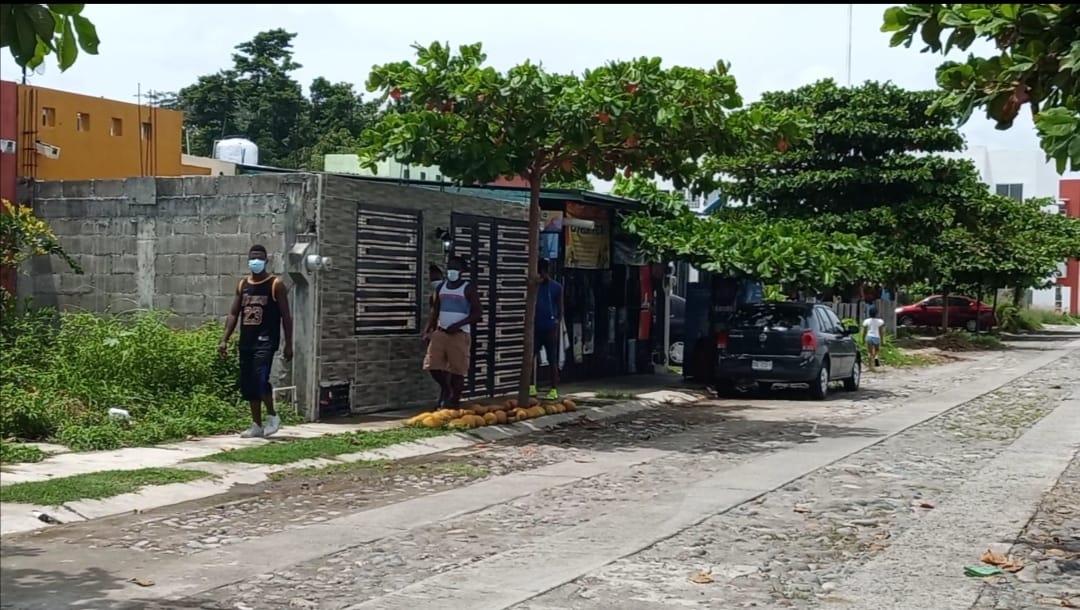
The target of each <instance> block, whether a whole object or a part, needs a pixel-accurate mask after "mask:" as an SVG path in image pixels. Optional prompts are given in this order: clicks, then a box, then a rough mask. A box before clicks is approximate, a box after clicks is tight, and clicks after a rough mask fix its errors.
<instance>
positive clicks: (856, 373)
mask: <svg viewBox="0 0 1080 610" xmlns="http://www.w3.org/2000/svg"><path fill="white" fill-rule="evenodd" d="M860 383H862V360H861V359H859V358H856V359H855V364H853V365H852V366H851V377H848V378H847V379H845V380H844V389H845V390H847V391H848V392H854V391H855V390H858V389H859V384H860Z"/></svg>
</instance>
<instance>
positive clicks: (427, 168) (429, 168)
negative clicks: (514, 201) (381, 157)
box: [323, 154, 529, 187]
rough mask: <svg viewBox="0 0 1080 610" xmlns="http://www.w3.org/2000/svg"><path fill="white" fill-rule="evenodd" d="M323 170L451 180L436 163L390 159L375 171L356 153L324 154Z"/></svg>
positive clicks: (521, 182) (514, 181)
mask: <svg viewBox="0 0 1080 610" xmlns="http://www.w3.org/2000/svg"><path fill="white" fill-rule="evenodd" d="M323 170H324V171H326V172H327V173H331V174H351V175H354V176H372V177H375V178H394V179H396V180H404V181H410V182H451V180H450V179H448V178H447V177H446V176H444V175H443V173H442V170H441V169H439V168H438V167H435V166H434V165H409V164H407V163H401V162H400V161H394V160H389V159H388V160H385V161H379V162H378V163H376V164H375V169H374V171H373V170H370V169H368V168H366V167H363V166H361V165H360V157H359V156H358V155H354V154H334V155H323ZM491 185H492V186H519V187H528V186H529V183H528V182H527V181H525V179H523V178H499V179H498V180H495V181H494V182H492V183H491Z"/></svg>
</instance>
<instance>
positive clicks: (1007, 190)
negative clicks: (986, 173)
mask: <svg viewBox="0 0 1080 610" xmlns="http://www.w3.org/2000/svg"><path fill="white" fill-rule="evenodd" d="M996 190H997V194H998V195H1004V196H1005V197H1011V198H1012V199H1015V200H1016V201H1022V200H1023V199H1024V185H1023V184H999V185H997V187H996Z"/></svg>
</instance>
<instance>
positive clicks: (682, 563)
mask: <svg viewBox="0 0 1080 610" xmlns="http://www.w3.org/2000/svg"><path fill="white" fill-rule="evenodd" d="M1077 348H1080V345H1078V344H1077V343H1076V342H1075V341H1072V342H1071V343H1070V342H1065V341H1047V342H1043V343H1038V342H1027V343H1024V344H1023V345H1018V346H1014V348H1013V349H1010V350H1006V351H1002V352H995V353H980V354H970V355H964V356H963V358H961V359H958V360H956V361H954V362H950V363H945V364H941V365H938V366H934V367H926V368H914V369H905V370H889V369H886V370H884V371H882V372H878V373H874V374H869V373H868V374H867V376H866V378H865V379H864V388H863V389H862V390H860V391H859V392H856V393H854V394H847V393H844V392H841V391H839V390H837V391H836V392H835V393H834V394H833V395H832V396H831V397H830V398H829V399H828V400H826V401H823V402H815V401H811V400H807V399H804V398H802V397H801V396H799V395H797V394H794V393H790V392H780V393H776V394H773V395H765V396H754V397H747V398H745V399H725V400H709V401H704V402H699V403H695V404H688V405H680V406H675V405H670V406H660V407H656V408H652V409H648V410H645V411H641V412H638V413H635V414H632V415H627V416H622V417H619V418H616V419H611V420H606V421H602V422H588V421H578V422H572V423H568V424H566V425H563V426H560V427H557V428H554V429H550V430H547V431H542V432H536V433H533V434H530V435H527V436H523V437H518V438H514V439H510V440H506V441H499V442H492V443H478V444H477V445H475V446H473V447H469V448H465V449H460V450H455V451H451V452H446V453H442V454H438V455H435V456H431V457H428V458H422V459H411V460H404V461H399V462H373V463H357V464H352V465H348V466H341V467H334V468H332V469H331V470H322V471H319V470H310V469H309V470H297V471H287V472H283V473H278V474H277V475H275V476H274V477H273V478H272V480H269V481H267V482H265V483H260V484H258V485H252V486H246V487H242V488H237V489H234V490H233V491H232V492H231V493H230V494H227V495H226V496H222V497H217V498H211V499H207V500H204V501H200V502H194V503H189V504H183V505H177V506H174V507H170V508H167V509H161V510H157V511H152V512H150V513H146V514H139V515H125V516H121V517H115V518H110V519H105V520H99V521H90V522H85V523H79V524H71V525H66V526H61V527H54V528H49V529H46V530H42V531H41V532H38V533H36V534H25V535H15V536H6V537H5V538H4V539H3V557H4V568H3V582H2V586H3V599H2V600H0V606H2V607H3V608H11V609H12V610H15V609H18V610H30V609H31V608H57V607H69V605H70V606H71V607H80V606H78V605H77V604H79V603H80V602H81V603H82V606H81V607H87V608H107V609H119V608H159V609H162V610H164V609H167V608H175V609H180V608H206V609H216V610H227V609H228V610H263V609H266V610H270V609H274V610H279V609H283V608H310V609H322V608H325V609H328V610H330V609H345V608H348V609H350V610H358V609H360V608H377V609H388V610H390V609H395V608H410V609H417V608H433V609H434V608H438V609H440V610H441V609H453V608H463V609H464V608H468V609H470V610H472V609H479V608H492V609H496V608H497V609H503V608H516V609H518V610H555V609H607V608H618V609H620V610H624V609H625V610H633V609H636V608H641V609H644V608H665V607H699V608H741V607H759V608H816V607H838V608H839V607H859V608H861V607H863V606H862V605H859V604H860V603H861V602H859V599H860V595H863V594H864V593H865V591H864V589H865V588H866V587H865V586H864V585H863V584H861V583H864V582H874V581H875V579H877V580H881V579H880V578H879V577H878V576H877V574H878V573H879V571H880V570H882V569H884V566H886V564H887V562H888V561H891V558H893V557H894V555H896V554H897V553H906V552H909V551H910V550H911V549H910V547H911V544H909V541H913V540H919V539H920V537H922V536H931V534H932V532H929V530H928V528H936V527H940V526H939V525H937V521H935V519H937V520H938V521H942V520H945V521H947V520H948V519H946V517H949V516H950V515H952V514H953V513H954V512H960V511H961V509H963V510H970V512H971V519H970V521H972V523H971V524H970V527H972V528H975V526H976V525H978V524H979V523H981V522H982V521H985V523H986V527H983V528H982V529H983V530H986V531H988V532H989V530H988V529H987V528H995V527H996V528H997V529H995V530H994V534H995V535H1001V536H1006V537H1007V538H1008V540H1009V541H1010V542H1011V541H1013V540H1015V542H1016V544H1015V545H1011V544H1006V545H1004V547H1002V552H1006V553H1007V554H1011V555H1013V556H1015V557H1018V558H1021V559H1022V560H1023V562H1024V568H1023V569H1022V570H1020V571H1018V572H1016V573H1006V574H1005V575H1003V576H997V577H992V578H989V579H987V580H986V581H985V582H982V583H979V582H976V581H974V580H973V579H970V578H969V579H967V580H964V579H965V577H964V576H963V572H964V567H965V565H968V564H974V563H978V561H979V557H980V555H981V553H982V552H983V551H985V550H987V548H980V547H979V546H978V544H979V542H975V543H972V544H973V545H975V546H971V548H961V549H958V550H957V549H951V548H950V545H949V544H947V543H945V544H943V545H942V548H940V549H935V548H920V549H917V550H918V553H921V554H923V555H926V556H927V557H932V556H934V555H935V554H938V555H939V557H938V559H939V560H941V561H942V562H945V559H946V557H947V556H950V557H951V555H948V554H949V553H951V552H953V551H956V552H958V553H961V557H963V556H968V559H967V560H966V561H967V563H963V562H962V561H963V560H961V563H958V564H956V565H953V566H951V567H947V568H945V569H944V571H943V572H942V573H940V574H939V573H937V572H934V569H935V568H933V565H935V564H934V562H933V561H930V562H928V564H927V565H928V566H929V567H928V568H927V569H928V572H927V574H926V576H927V578H928V581H927V582H928V583H931V584H932V583H939V584H940V585H941V586H942V587H946V586H947V585H946V583H948V582H951V581H950V579H955V580H958V581H959V582H962V583H963V584H964V586H969V587H975V589H972V593H971V596H970V598H968V599H967V602H966V605H957V604H953V603H952V602H949V603H946V602H945V601H944V600H943V601H942V603H943V604H945V605H942V606H941V608H942V610H944V609H945V608H953V607H956V608H965V609H966V608H978V609H980V610H983V609H985V610H989V609H994V610H1004V609H1017V610H1019V609H1021V608H1040V607H1047V605H1048V603H1049V602H1051V601H1052V602H1054V603H1056V604H1058V606H1059V607H1075V606H1069V605H1068V604H1070V603H1072V604H1080V581H1078V580H1077V578H1078V574H1080V563H1078V562H1080V555H1078V553H1080V521H1078V519H1080V516H1078V515H1080V513H1078V509H1077V508H1076V507H1077V506H1080V495H1078V494H1080V464H1078V460H1077V459H1076V457H1075V455H1076V451H1077V444H1078V443H1080V407H1078V406H1077V403H1076V401H1077V399H1078V398H1080V376H1078V375H1077V374H1076V371H1078V370H1080V350H1078V349H1077ZM1070 414H1071V415H1075V416H1076V417H1070ZM1055 418H1056V419H1055ZM1046 430H1049V432H1045V431H1046ZM1053 432H1056V433H1057V434H1058V435H1059V436H1063V435H1065V434H1066V433H1069V432H1077V433H1078V434H1076V435H1073V436H1072V437H1071V444H1068V443H1066V444H1065V445H1063V446H1060V447H1059V446H1057V445H1054V440H1053V439H1052V438H1050V437H1047V440H1045V441H1043V442H1041V443H1040V446H1044V447H1046V451H1047V453H1048V454H1051V453H1052V455H1051V456H1050V458H1052V459H1050V458H1048V459H1047V460H1033V461H1032V463H1031V464H1030V467H1031V468H1035V467H1036V466H1039V467H1041V466H1042V464H1043V462H1046V463H1047V464H1046V467H1045V470H1046V471H1047V472H1048V473H1049V475H1048V476H1051V479H1052V480H1051V483H1050V484H1047V485H1044V486H1042V487H1041V488H1040V486H1039V485H1027V486H1026V487H1023V489H1024V490H1025V494H1026V495H1023V496H1021V495H1014V496H1009V497H981V496H980V497H975V496H973V495H972V494H970V493H967V492H966V491H965V490H966V489H968V488H970V487H971V486H972V485H974V484H975V483H977V482H978V481H981V480H982V479H984V478H988V477H989V478H990V479H999V480H998V483H1000V484H1002V485H1004V484H1007V483H1009V482H1010V481H1014V480H1019V477H1020V476H1021V475H1020V474H1017V473H1013V472H1012V471H1011V468H1012V467H1011V466H1010V465H1009V464H1015V463H1017V462H1016V461H1012V460H1011V458H1010V459H1007V452H1008V451H1010V448H1011V447H1013V446H1014V445H1016V444H1017V443H1019V442H1020V441H1028V440H1031V439H1032V438H1034V436H1033V435H1040V434H1047V433H1053ZM1032 442H1034V441H1032ZM1013 450H1015V449H1013ZM1070 460H1071V462H1070ZM1019 462H1020V463H1023V460H1020V461H1019ZM1059 462H1060V465H1057V464H1058V463H1059ZM1002 464H1004V466H1003V465H1002ZM1066 465H1067V468H1066ZM995 469H999V470H995ZM1062 470H1064V472H1062ZM1031 476H1032V477H1034V476H1035V475H1034V474H1032V475H1031ZM1040 476H1041V475H1040ZM1059 479H1060V480H1059ZM1040 480H1041V479H1040ZM1002 481H1004V483H1002ZM1017 485H1019V483H1017ZM1029 488H1030V490H1031V491H1030V493H1028V491H1027V490H1028V489H1029ZM1017 489H1020V487H1017ZM1001 504H1008V505H1009V506H1012V507H1014V508H1015V510H1016V511H1019V512H1020V513H1022V519H1023V521H1022V522H1019V523H1018V524H1016V526H1015V527H1014V526H1013V525H1012V522H1011V521H1010V522H1009V523H1007V524H1006V523H1004V522H1002V523H997V522H996V521H995V519H996V517H995V511H996V507H997V506H998V505H1001ZM969 507H970V508H969ZM1001 512H1002V515H1004V514H1005V513H1008V512H1009V511H1001ZM1001 519H1004V516H1002V517H1001ZM980 520H982V521H980ZM1029 520H1030V522H1028V521H1029ZM998 530H1000V531H998ZM1006 530H1009V531H1006ZM934 531H937V530H934ZM940 534H941V535H942V536H945V537H948V536H949V532H947V531H945V532H940ZM931 538H932V536H931ZM963 540H966V538H964V536H963V534H962V533H961V532H957V536H956V539H955V540H954V541H953V542H954V544H953V546H957V545H960V544H961V541H963ZM978 540H980V541H981V539H978ZM986 541H987V542H986V544H988V545H989V544H991V543H994V544H997V545H998V547H1000V546H1001V542H1002V540H1000V539H998V538H994V537H993V536H991V535H990V534H989V533H987V534H986ZM998 547H995V548H998ZM1010 547H1012V548H1010ZM965 554H966V555H965ZM945 563H947V562H945ZM903 570H911V571H912V572H911V574H912V575H911V576H910V578H908V580H909V581H914V580H917V579H918V578H919V576H918V574H919V571H918V570H919V566H917V565H910V564H905V567H904V568H903ZM894 573H895V571H894ZM904 574H906V572H905V573H904ZM905 577H906V576H905ZM897 578H899V576H897ZM132 579H134V580H135V581H138V582H141V583H143V585H147V584H148V585H149V586H139V584H138V582H136V583H131V582H128V581H129V580H132ZM980 587H981V588H980ZM961 588H963V587H961ZM964 591H965V592H966V591H967V589H964ZM965 594H966V593H965ZM882 599H885V598H882ZM889 603H892V602H889ZM889 603H885V602H883V603H882V604H881V605H880V606H878V607H880V608H892V607H896V608H907V607H909V606H904V605H903V604H902V603H899V605H896V604H893V605H889ZM867 607H870V606H867ZM910 607H911V608H912V610H915V609H916V608H918V609H919V610H930V608H929V607H927V606H926V605H924V604H920V605H913V606H910Z"/></svg>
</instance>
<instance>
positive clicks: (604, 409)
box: [0, 390, 706, 536]
mask: <svg viewBox="0 0 1080 610" xmlns="http://www.w3.org/2000/svg"><path fill="white" fill-rule="evenodd" d="M577 396H580V397H582V398H586V399H587V398H590V396H588V395H587V394H578V395H577ZM705 398H706V396H705V395H704V394H703V393H700V392H690V391H672V390H659V391H654V392H646V393H644V394H641V395H639V397H638V398H637V399H636V400H628V401H621V402H612V403H611V404H606V405H601V406H595V407H583V408H579V409H578V410H577V411H573V412H568V413H558V414H554V415H545V416H542V417H538V418H535V419H530V420H527V421H522V422H516V423H513V424H503V425H494V426H484V427H482V428H475V429H473V430H470V431H467V432H451V433H448V434H446V435H445V436H438V437H434V438H429V439H424V440H420V441H409V442H407V443H400V444H397V445H391V446H389V447H384V448H382V449H374V450H370V451H360V452H357V453H346V454H341V455H336V456H333V457H327V458H317V459H311V460H300V461H297V462H290V463H288V464H274V465H270V466H261V465H256V464H243V463H221V462H200V461H197V460H193V461H187V462H181V463H178V464H175V465H173V466H171V467H172V468H187V469H192V470H203V471H206V472H209V473H210V474H211V475H213V478H210V479H204V480H201V481H193V482H190V483H173V484H169V485H153V486H149V487H144V488H143V489H141V490H139V491H137V492H133V493H128V494H121V495H118V496H113V497H111V498H104V499H101V500H78V501H75V502H68V503H66V504H63V505H61V506H51V507H45V506H35V505H30V504H15V503H6V504H0V515H2V516H0V536H8V535H11V534H18V533H24V532H31V531H35V530H41V529H45V528H48V527H51V526H53V525H61V524H67V523H80V522H84V521H91V520H95V519H104V518H108V517H115V516H119V515H125V514H130V515H137V514H139V513H142V512H144V511H149V510H154V509H158V508H163V507H166V506H172V505H175V504H181V503H184V502H191V501H194V500H201V499H204V498H209V497H212V496H215V495H219V494H223V493H226V492H228V491H229V490H230V489H231V488H232V487H233V486H235V485H254V484H258V483H262V482H265V481H266V480H267V477H268V475H270V474H273V473H275V472H281V471H284V470H295V469H301V468H312V467H315V468H317V467H322V466H330V465H334V464H347V463H355V462H361V461H377V460H389V461H396V460H403V459H408V458H417V457H425V456H429V455H434V454H438V453H443V452H446V451H452V450H454V449H464V448H466V447H472V446H475V445H477V444H480V443H488V442H495V441H501V440H507V439H511V438H516V437H520V436H526V435H528V434H532V433H535V432H543V431H545V430H550V429H552V428H555V427H558V426H560V425H563V424H565V423H568V422H572V421H583V420H584V421H593V422H599V421H604V420H608V419H613V418H616V417H620V416H623V415H627V414H630V413H637V412H640V411H645V410H648V409H654V408H656V407H659V406H662V405H675V404H689V403H694V402H698V401H700V400H703V399H705ZM39 514H43V515H46V516H47V517H51V518H53V519H55V520H56V521H59V523H46V522H44V521H42V520H41V519H40V518H39V517H37V516H35V515H39Z"/></svg>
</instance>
